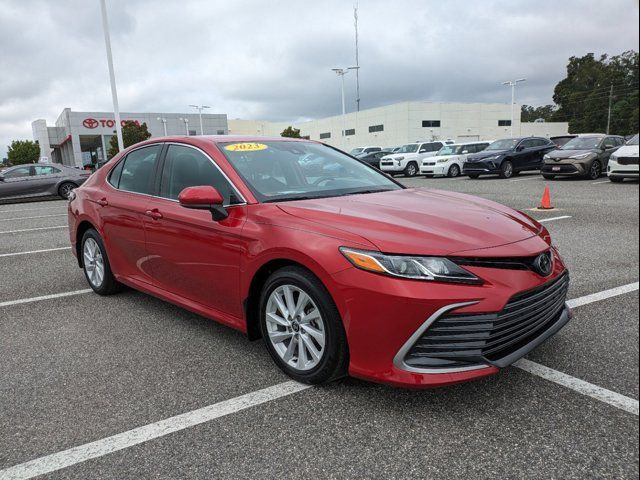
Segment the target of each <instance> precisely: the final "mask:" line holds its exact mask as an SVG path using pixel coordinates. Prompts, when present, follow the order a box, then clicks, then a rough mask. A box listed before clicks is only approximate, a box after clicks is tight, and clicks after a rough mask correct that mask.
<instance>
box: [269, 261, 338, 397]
mask: <svg viewBox="0 0 640 480" xmlns="http://www.w3.org/2000/svg"><path fill="white" fill-rule="evenodd" d="M287 291H288V292H290V295H291V296H290V301H289V302H287V300H286V297H287V293H286V292H287ZM301 292H302V293H304V294H305V295H307V296H308V299H309V301H307V300H303V301H304V302H305V303H304V305H303V304H298V302H299V301H300V300H301V298H302V297H301ZM276 298H278V300H276ZM287 303H292V304H293V306H294V307H298V308H299V307H302V312H301V313H298V314H296V312H293V313H294V315H293V316H290V315H288V313H289V309H287ZM283 308H284V309H285V310H287V312H285V311H283ZM304 312H306V314H305V313H304ZM315 313H317V314H319V316H318V317H315V318H314V319H312V320H311V321H306V322H305V321H304V317H305V316H308V317H314V314H315ZM274 315H275V317H274ZM268 318H269V320H268ZM260 330H261V332H262V338H263V340H264V343H265V346H266V348H267V351H268V352H269V355H271V358H273V361H274V362H275V363H276V365H278V367H279V368H280V369H281V370H282V371H283V372H284V373H286V374H287V375H289V376H290V377H291V378H293V379H294V380H296V381H298V382H302V383H308V384H314V385H315V384H321V383H326V382H329V381H331V380H335V379H337V378H341V377H344V376H345V375H346V374H347V366H348V361H349V347H348V344H347V336H346V333H345V331H344V326H343V324H342V319H341V318H340V313H339V312H338V309H337V308H336V306H335V303H334V302H333V300H332V298H331V296H330V295H329V292H327V290H326V288H325V287H324V285H323V284H322V282H321V281H320V280H319V279H318V278H317V277H316V276H315V275H313V274H312V273H311V272H309V271H307V270H305V269H303V268H301V267H293V266H292V267H284V268H282V269H280V270H277V271H276V272H274V273H273V274H272V275H271V276H270V277H269V278H268V279H267V281H266V283H265V285H264V287H263V289H262V293H261V295H260ZM311 331H313V332H314V333H313V334H310V333H309V332H311ZM294 342H295V343H294ZM300 345H303V347H302V349H301V348H300ZM313 350H315V354H314V353H313ZM287 357H288V358H287ZM304 357H306V360H307V361H306V363H305V358H304ZM301 362H302V365H300V363H301Z"/></svg>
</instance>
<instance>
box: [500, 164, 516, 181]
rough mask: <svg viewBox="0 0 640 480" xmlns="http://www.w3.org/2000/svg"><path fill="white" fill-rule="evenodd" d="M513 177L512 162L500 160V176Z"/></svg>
mask: <svg viewBox="0 0 640 480" xmlns="http://www.w3.org/2000/svg"><path fill="white" fill-rule="evenodd" d="M511 177H513V163H511V162H510V161H509V160H505V161H504V162H502V166H501V167H500V178H511Z"/></svg>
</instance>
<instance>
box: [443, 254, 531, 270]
mask: <svg viewBox="0 0 640 480" xmlns="http://www.w3.org/2000/svg"><path fill="white" fill-rule="evenodd" d="M537 258H538V255H536V256H533V257H512V258H509V257H499V258H490V257H450V259H451V260H452V261H453V262H455V263H457V264H458V265H462V266H467V267H484V268H502V269H505V270H531V271H536V270H535V261H536V259H537Z"/></svg>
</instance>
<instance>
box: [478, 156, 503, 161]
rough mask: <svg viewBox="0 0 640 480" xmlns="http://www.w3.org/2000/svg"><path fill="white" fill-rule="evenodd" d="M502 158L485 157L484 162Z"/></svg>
mask: <svg viewBox="0 0 640 480" xmlns="http://www.w3.org/2000/svg"><path fill="white" fill-rule="evenodd" d="M499 158H500V155H494V156H493V157H485V158H483V159H482V160H489V161H491V160H498V159H499Z"/></svg>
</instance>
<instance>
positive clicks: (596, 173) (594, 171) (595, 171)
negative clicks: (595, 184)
mask: <svg viewBox="0 0 640 480" xmlns="http://www.w3.org/2000/svg"><path fill="white" fill-rule="evenodd" d="M601 175H602V164H601V163H600V160H594V161H593V163H592V164H591V168H590V169H589V173H588V174H587V177H588V178H590V179H591V180H597V179H599V178H600V176H601Z"/></svg>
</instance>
